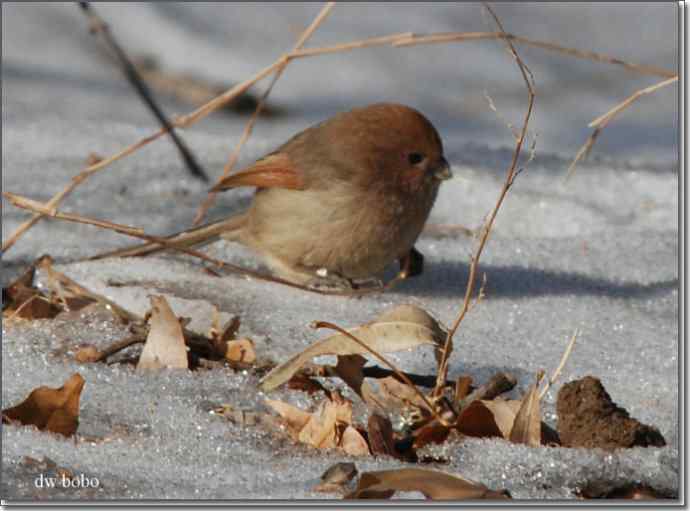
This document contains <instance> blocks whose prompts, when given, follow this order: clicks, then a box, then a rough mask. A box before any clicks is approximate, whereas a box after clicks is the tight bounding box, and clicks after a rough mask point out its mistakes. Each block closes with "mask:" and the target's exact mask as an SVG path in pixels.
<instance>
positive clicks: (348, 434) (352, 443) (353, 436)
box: [340, 426, 370, 456]
mask: <svg viewBox="0 0 690 511" xmlns="http://www.w3.org/2000/svg"><path fill="white" fill-rule="evenodd" d="M340 447H342V449H343V451H345V452H346V453H347V454H349V455H350V456H368V455H369V454H370V452H369V445H368V444H367V441H366V440H365V439H364V437H363V436H362V434H361V433H360V432H359V431H357V429H356V428H355V427H353V426H347V427H346V428H345V431H343V435H342V437H341V438H340Z"/></svg>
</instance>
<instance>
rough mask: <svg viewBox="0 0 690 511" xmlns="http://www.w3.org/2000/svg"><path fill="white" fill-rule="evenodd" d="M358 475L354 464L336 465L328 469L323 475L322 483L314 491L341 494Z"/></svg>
mask: <svg viewBox="0 0 690 511" xmlns="http://www.w3.org/2000/svg"><path fill="white" fill-rule="evenodd" d="M356 475H357V467H356V466H355V464H354V463H345V462H341V463H336V464H335V465H331V466H330V467H328V468H327V469H326V471H325V472H324V473H323V474H322V475H321V482H320V483H319V484H317V485H316V486H315V487H314V488H313V490H314V491H318V492H323V493H333V492H340V491H343V490H344V489H345V485H347V484H348V483H349V482H350V481H352V479H354V477H355V476H356Z"/></svg>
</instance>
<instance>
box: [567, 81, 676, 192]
mask: <svg viewBox="0 0 690 511" xmlns="http://www.w3.org/2000/svg"><path fill="white" fill-rule="evenodd" d="M677 81H678V75H676V76H674V77H673V78H669V79H668V80H663V81H661V82H659V83H657V84H655V85H651V86H649V87H645V88H644V89H640V90H638V91H635V92H634V93H632V94H631V95H630V96H628V97H627V98H626V99H624V100H623V101H621V102H620V103H618V104H617V105H616V106H614V107H613V108H612V109H611V110H609V111H608V112H606V113H605V114H603V115H601V116H599V117H597V118H596V119H594V120H593V121H592V122H590V123H589V127H590V128H594V131H592V134H591V135H590V136H589V137H587V140H586V141H585V143H584V144H583V145H582V147H580V149H579V150H578V151H577V154H576V155H575V158H574V159H573V161H572V163H571V164H570V166H569V167H568V170H567V171H566V174H565V179H566V181H567V180H568V179H569V178H570V177H571V176H572V175H573V172H575V167H576V166H577V164H578V162H579V161H580V160H581V159H582V158H584V157H586V156H587V155H588V154H589V152H590V151H591V150H592V147H593V146H594V143H595V142H596V141H597V138H598V137H599V135H600V134H601V131H602V130H603V129H604V128H605V127H606V126H607V125H608V124H609V123H610V122H611V121H612V120H613V119H614V118H615V117H616V116H617V115H618V114H620V113H621V112H623V110H625V109H626V108H628V107H629V106H630V105H632V104H633V103H634V102H635V101H637V100H638V99H640V98H641V97H643V96H646V95H647V94H652V93H653V92H656V91H657V90H659V89H661V88H663V87H666V86H667V85H671V84H672V83H675V82H677Z"/></svg>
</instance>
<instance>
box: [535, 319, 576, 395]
mask: <svg viewBox="0 0 690 511" xmlns="http://www.w3.org/2000/svg"><path fill="white" fill-rule="evenodd" d="M578 335H580V331H579V330H575V332H573V335H572V337H571V338H570V342H568V345H567V346H566V348H565V351H564V352H563V356H561V361H560V362H559V363H558V366H557V367H556V369H554V371H553V374H552V375H551V378H549V379H548V380H547V381H546V385H545V386H544V388H543V389H542V390H541V393H540V394H539V399H542V398H543V397H544V396H545V395H546V393H547V392H548V391H549V388H551V385H553V384H554V383H555V382H556V380H557V379H558V377H559V376H560V374H561V371H562V370H563V368H564V367H565V363H566V362H567V361H568V357H570V352H571V351H573V346H574V345H575V341H576V340H577V337H578Z"/></svg>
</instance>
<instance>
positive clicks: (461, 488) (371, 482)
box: [345, 468, 510, 500]
mask: <svg viewBox="0 0 690 511" xmlns="http://www.w3.org/2000/svg"><path fill="white" fill-rule="evenodd" d="M396 491H418V492H421V493H423V494H424V496H425V497H426V498H428V499H433V500H476V499H509V498H510V495H509V494H508V493H507V492H505V491H502V492H499V491H494V490H490V489H489V488H487V487H486V486H484V485H483V484H481V483H476V482H473V481H469V480H468V479H464V478H462V477H458V476H454V475H451V474H446V473H444V472H436V471H433V470H422V469H419V468H402V469H397V470H381V471H378V472H364V473H363V474H362V476H361V477H360V479H359V483H358V485H357V488H356V489H355V491H353V492H352V493H350V494H348V495H346V496H345V498H346V499H387V498H390V497H392V496H393V494H394V493H395V492H396Z"/></svg>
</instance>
